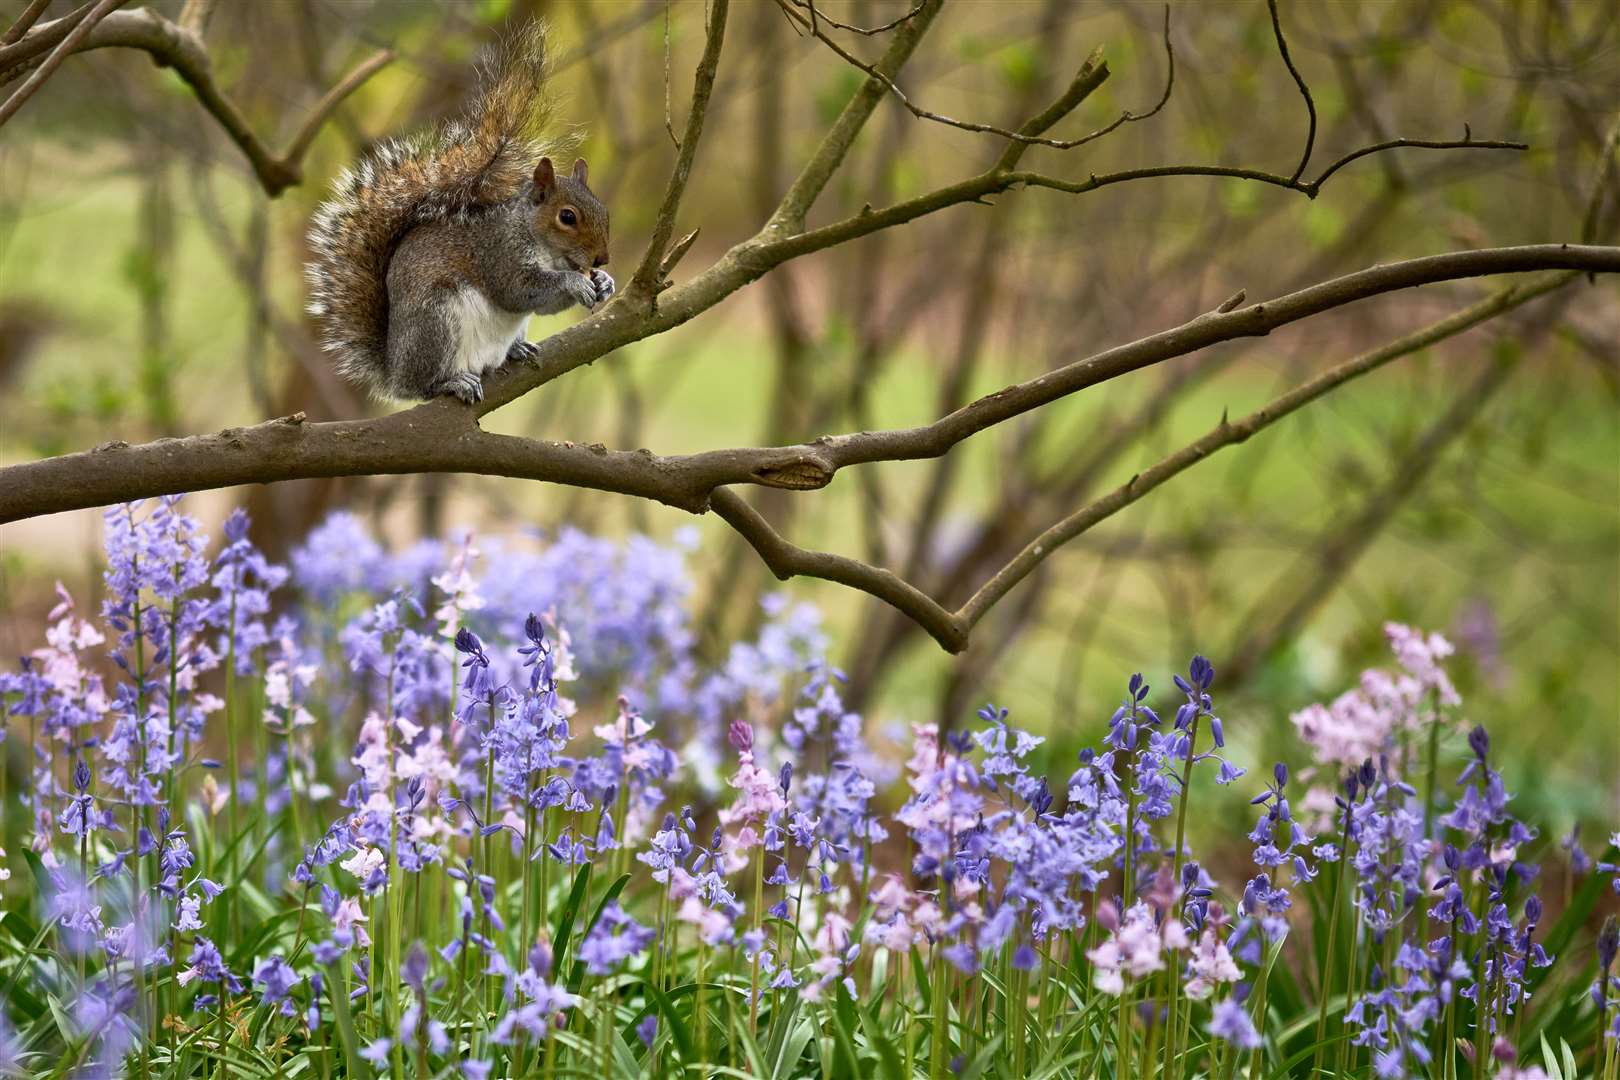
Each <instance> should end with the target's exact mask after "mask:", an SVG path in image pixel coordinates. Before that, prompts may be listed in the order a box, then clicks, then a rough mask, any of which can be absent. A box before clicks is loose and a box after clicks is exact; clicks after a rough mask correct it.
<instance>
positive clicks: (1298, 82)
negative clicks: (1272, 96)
mask: <svg viewBox="0 0 1620 1080" xmlns="http://www.w3.org/2000/svg"><path fill="white" fill-rule="evenodd" d="M1266 10H1267V11H1269V12H1270V13H1271V32H1272V35H1273V36H1274V37H1276V39H1277V51H1278V52H1279V53H1281V54H1282V62H1283V64H1284V66H1286V67H1287V68H1288V74H1290V75H1292V76H1293V78H1294V85H1295V86H1297V87H1299V96H1300V97H1302V98H1304V99H1305V112H1306V113H1307V114H1308V115H1309V116H1310V126H1309V127H1307V128H1306V129H1305V150H1304V152H1303V153H1301V154H1300V156H1299V164H1298V165H1296V166H1295V167H1294V172H1293V175H1292V176H1290V177H1289V178H1288V182H1289V183H1290V184H1292V183H1294V182H1295V181H1297V180H1298V179H1299V178H1300V177H1301V176H1304V175H1305V166H1307V165H1309V164H1310V163H1311V150H1312V149H1313V148H1314V147H1315V146H1316V102H1315V101H1314V100H1312V99H1311V88H1310V87H1309V86H1308V85H1307V84H1306V82H1305V76H1303V75H1301V74H1300V73H1299V68H1297V67H1295V66H1294V58H1293V57H1292V56H1290V55H1288V39H1287V38H1286V37H1284V36H1283V28H1282V18H1281V16H1279V15H1278V14H1277V0H1266ZM1319 179H1320V178H1319Z"/></svg>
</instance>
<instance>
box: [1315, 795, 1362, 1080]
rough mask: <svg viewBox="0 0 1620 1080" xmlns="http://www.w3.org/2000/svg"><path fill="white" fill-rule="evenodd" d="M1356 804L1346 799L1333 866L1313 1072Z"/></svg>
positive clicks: (1323, 1027)
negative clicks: (1340, 833) (1341, 829)
mask: <svg viewBox="0 0 1620 1080" xmlns="http://www.w3.org/2000/svg"><path fill="white" fill-rule="evenodd" d="M1354 807H1355V804H1354V803H1353V802H1347V803H1346V804H1345V808H1344V832H1343V835H1342V837H1341V838H1340V843H1339V861H1338V864H1337V865H1336V866H1335V867H1334V869H1333V902H1332V904H1331V905H1330V906H1329V907H1328V939H1327V950H1326V952H1324V953H1323V955H1322V981H1321V983H1320V985H1319V986H1318V988H1317V993H1318V995H1319V996H1320V998H1321V1004H1320V1006H1319V1007H1318V1011H1317V1016H1316V1052H1315V1053H1314V1054H1313V1055H1312V1060H1311V1072H1312V1074H1315V1073H1316V1072H1317V1071H1319V1070H1320V1069H1321V1067H1322V1041H1323V1039H1325V1038H1326V1037H1327V1014H1328V998H1329V997H1330V996H1331V994H1332V989H1333V951H1334V949H1335V948H1337V947H1338V939H1339V903H1340V900H1341V898H1342V897H1343V894H1344V864H1345V863H1347V862H1349V861H1350V816H1351V812H1352V811H1353V809H1354Z"/></svg>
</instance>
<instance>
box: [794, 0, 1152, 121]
mask: <svg viewBox="0 0 1620 1080" xmlns="http://www.w3.org/2000/svg"><path fill="white" fill-rule="evenodd" d="M796 2H797V0H776V3H777V6H778V7H780V8H781V9H782V12H783V13H784V14H785V15H787V17H788V19H789V20H790V21H792V22H793V23H794V24H795V25H796V26H798V27H800V28H801V29H803V30H805V31H807V32H808V33H809V34H810V35H811V36H812V37H814V38H815V39H816V40H818V41H820V42H822V43H823V44H825V45H826V46H827V47H828V48H830V49H831V50H832V51H833V52H835V53H837V54H838V56H839V57H840V58H841V59H842V60H843V61H844V62H845V63H847V64H849V65H851V66H853V67H855V68H857V69H858V70H860V71H862V72H864V73H865V74H866V75H867V76H869V77H870V78H874V79H877V80H878V81H879V82H881V83H882V84H883V87H884V89H886V90H887V91H888V92H889V93H891V94H893V95H894V97H895V100H896V101H898V102H900V104H901V105H903V106H905V107H906V109H907V111H909V112H910V113H911V114H912V115H913V116H915V117H917V118H918V119H920V120H931V121H933V122H934V123H936V124H944V125H946V126H947V127H953V128H958V129H960V130H962V131H976V132H980V133H983V134H986V135H998V136H1000V137H1001V138H1003V139H1010V140H1012V141H1014V142H1021V143H1028V144H1030V145H1032V146H1047V147H1051V148H1052V149H1054V150H1072V149H1074V148H1075V147H1077V146H1084V145H1085V144H1086V143H1089V142H1092V141H1094V140H1096V139H1100V138H1102V137H1103V136H1104V135H1107V134H1108V133H1110V132H1112V131H1114V130H1115V129H1117V128H1118V127H1119V126H1120V125H1122V124H1126V123H1129V122H1131V121H1133V120H1146V119H1147V118H1148V117H1150V116H1153V115H1154V114H1155V113H1157V112H1158V111H1159V110H1160V109H1162V108H1164V104H1165V102H1167V101H1169V100H1170V87H1171V85H1172V84H1173V82H1174V80H1175V70H1176V67H1175V51H1174V49H1172V48H1171V45H1170V10H1169V8H1168V7H1167V8H1166V9H1165V13H1164V45H1165V51H1166V54H1167V55H1168V56H1169V65H1170V67H1169V70H1170V74H1169V78H1168V79H1166V80H1165V87H1164V92H1163V94H1161V95H1160V98H1159V102H1158V104H1157V105H1155V106H1153V108H1152V109H1150V110H1148V111H1147V112H1145V113H1141V114H1140V115H1138V114H1135V113H1132V112H1130V111H1129V110H1127V111H1126V112H1124V113H1122V114H1121V115H1120V116H1119V118H1118V119H1116V120H1114V121H1113V122H1112V123H1110V124H1108V125H1107V126H1106V127H1102V128H1099V129H1097V130H1096V131H1093V132H1091V133H1090V134H1087V135H1082V136H1080V137H1079V138H1077V139H1050V138H1047V137H1046V136H1044V135H1030V134H1027V133H1025V132H1023V131H1014V130H1012V129H1010V128H1004V127H999V126H997V125H995V124H981V123H978V122H977V121H973V120H957V119H955V118H953V117H950V116H946V115H945V114H943V113H937V112H934V111H933V110H931V109H925V108H923V107H922V106H921V105H918V104H917V103H916V102H915V101H912V100H911V98H910V97H908V96H907V95H906V92H905V91H904V90H901V89H900V87H899V85H898V84H896V83H895V81H894V79H892V78H890V77H889V76H888V75H886V74H884V72H883V71H882V70H881V69H880V67H879V66H878V65H874V64H868V63H866V62H865V61H864V60H862V59H861V58H860V57H858V56H856V55H855V54H854V53H851V52H850V51H849V50H848V49H846V48H844V47H843V46H842V45H840V44H838V42H836V41H834V40H833V39H832V38H830V37H828V36H827V35H826V34H824V33H822V32H821V30H820V29H819V28H818V27H817V26H816V24H815V22H814V20H813V19H811V18H808V17H806V16H804V15H802V14H800V13H799V12H798V11H797V10H796V8H795V7H794V4H795V3H796ZM810 10H811V12H812V13H814V11H815V8H814V7H813V6H812V7H811V8H810ZM1097 62H1098V59H1097V55H1096V54H1095V53H1094V54H1093V56H1092V57H1091V58H1089V59H1088V60H1087V61H1086V67H1085V68H1082V71H1087V70H1088V69H1091V68H1093V67H1095V66H1096V64H1097ZM1103 77H1104V78H1106V77H1107V75H1106V71H1105V73H1104V76H1103ZM1076 81H1078V76H1077V77H1076Z"/></svg>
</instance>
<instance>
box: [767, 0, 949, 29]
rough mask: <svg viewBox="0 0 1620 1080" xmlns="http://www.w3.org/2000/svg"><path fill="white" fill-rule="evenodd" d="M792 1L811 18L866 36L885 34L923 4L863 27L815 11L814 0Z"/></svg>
mask: <svg viewBox="0 0 1620 1080" xmlns="http://www.w3.org/2000/svg"><path fill="white" fill-rule="evenodd" d="M792 2H793V5H794V6H795V7H801V8H807V9H809V11H810V17H811V19H812V20H815V19H819V20H820V21H821V22H824V23H826V24H827V25H828V26H834V27H837V28H838V29H839V30H848V31H849V32H850V33H852V34H863V35H865V36H866V37H875V36H877V35H878V34H887V33H888V32H889V31H890V30H893V29H894V28H895V27H897V26H900V25H901V24H903V23H907V22H910V21H911V20H912V19H913V18H915V17H916V16H917V14H918V13H919V12H920V11H922V9H923V5H922V4H918V5H917V6H916V7H914V8H912V9H911V10H910V11H908V12H906V13H905V14H904V15H901V16H900V17H899V18H897V19H890V20H889V21H888V22H886V23H882V24H880V25H878V26H873V27H863V26H855V25H853V24H851V23H845V22H839V21H838V20H837V19H834V18H831V17H830V16H828V15H826V14H823V13H821V12H818V11H816V4H815V0H792Z"/></svg>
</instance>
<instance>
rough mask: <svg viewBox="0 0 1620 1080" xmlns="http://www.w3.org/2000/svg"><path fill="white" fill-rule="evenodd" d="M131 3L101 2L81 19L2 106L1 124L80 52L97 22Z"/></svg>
mask: <svg viewBox="0 0 1620 1080" xmlns="http://www.w3.org/2000/svg"><path fill="white" fill-rule="evenodd" d="M128 2H129V0H98V2H97V4H96V6H95V7H93V8H91V9H90V11H89V13H88V14H86V15H85V16H84V18H82V19H80V20H79V24H78V25H77V26H75V27H74V28H73V29H72V30H71V31H69V32H68V35H67V37H65V38H63V39H62V41H61V43H60V44H59V45H57V46H56V48H54V49H52V50H51V54H50V55H49V56H47V57H46V58H45V62H44V63H42V64H40V65H39V67H37V68H35V69H34V73H33V74H32V75H30V76H28V78H27V79H26V80H24V82H23V84H22V85H21V86H19V87H17V89H15V90H13V91H12V92H11V96H10V97H8V98H7V99H6V102H5V104H4V105H0V124H4V123H5V122H6V121H7V120H10V119H11V118H12V117H13V116H15V115H17V110H18V109H20V108H22V107H23V103H24V102H26V101H27V100H28V99H29V98H31V97H33V96H34V91H36V90H38V89H39V88H40V87H41V86H44V85H45V80H46V79H49V78H50V77H51V76H52V75H54V74H55V73H56V69H57V68H59V67H61V66H62V61H64V60H66V59H67V58H68V57H69V56H71V55H73V53H74V52H75V51H76V50H77V49H78V47H79V43H80V42H82V41H83V40H84V39H85V38H87V37H89V36H90V31H92V30H94V29H95V28H96V24H97V23H99V22H101V20H103V19H105V18H106V17H107V16H108V15H111V14H112V13H113V10H114V9H115V8H118V7H121V6H123V5H124V4H127V3H128Z"/></svg>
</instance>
